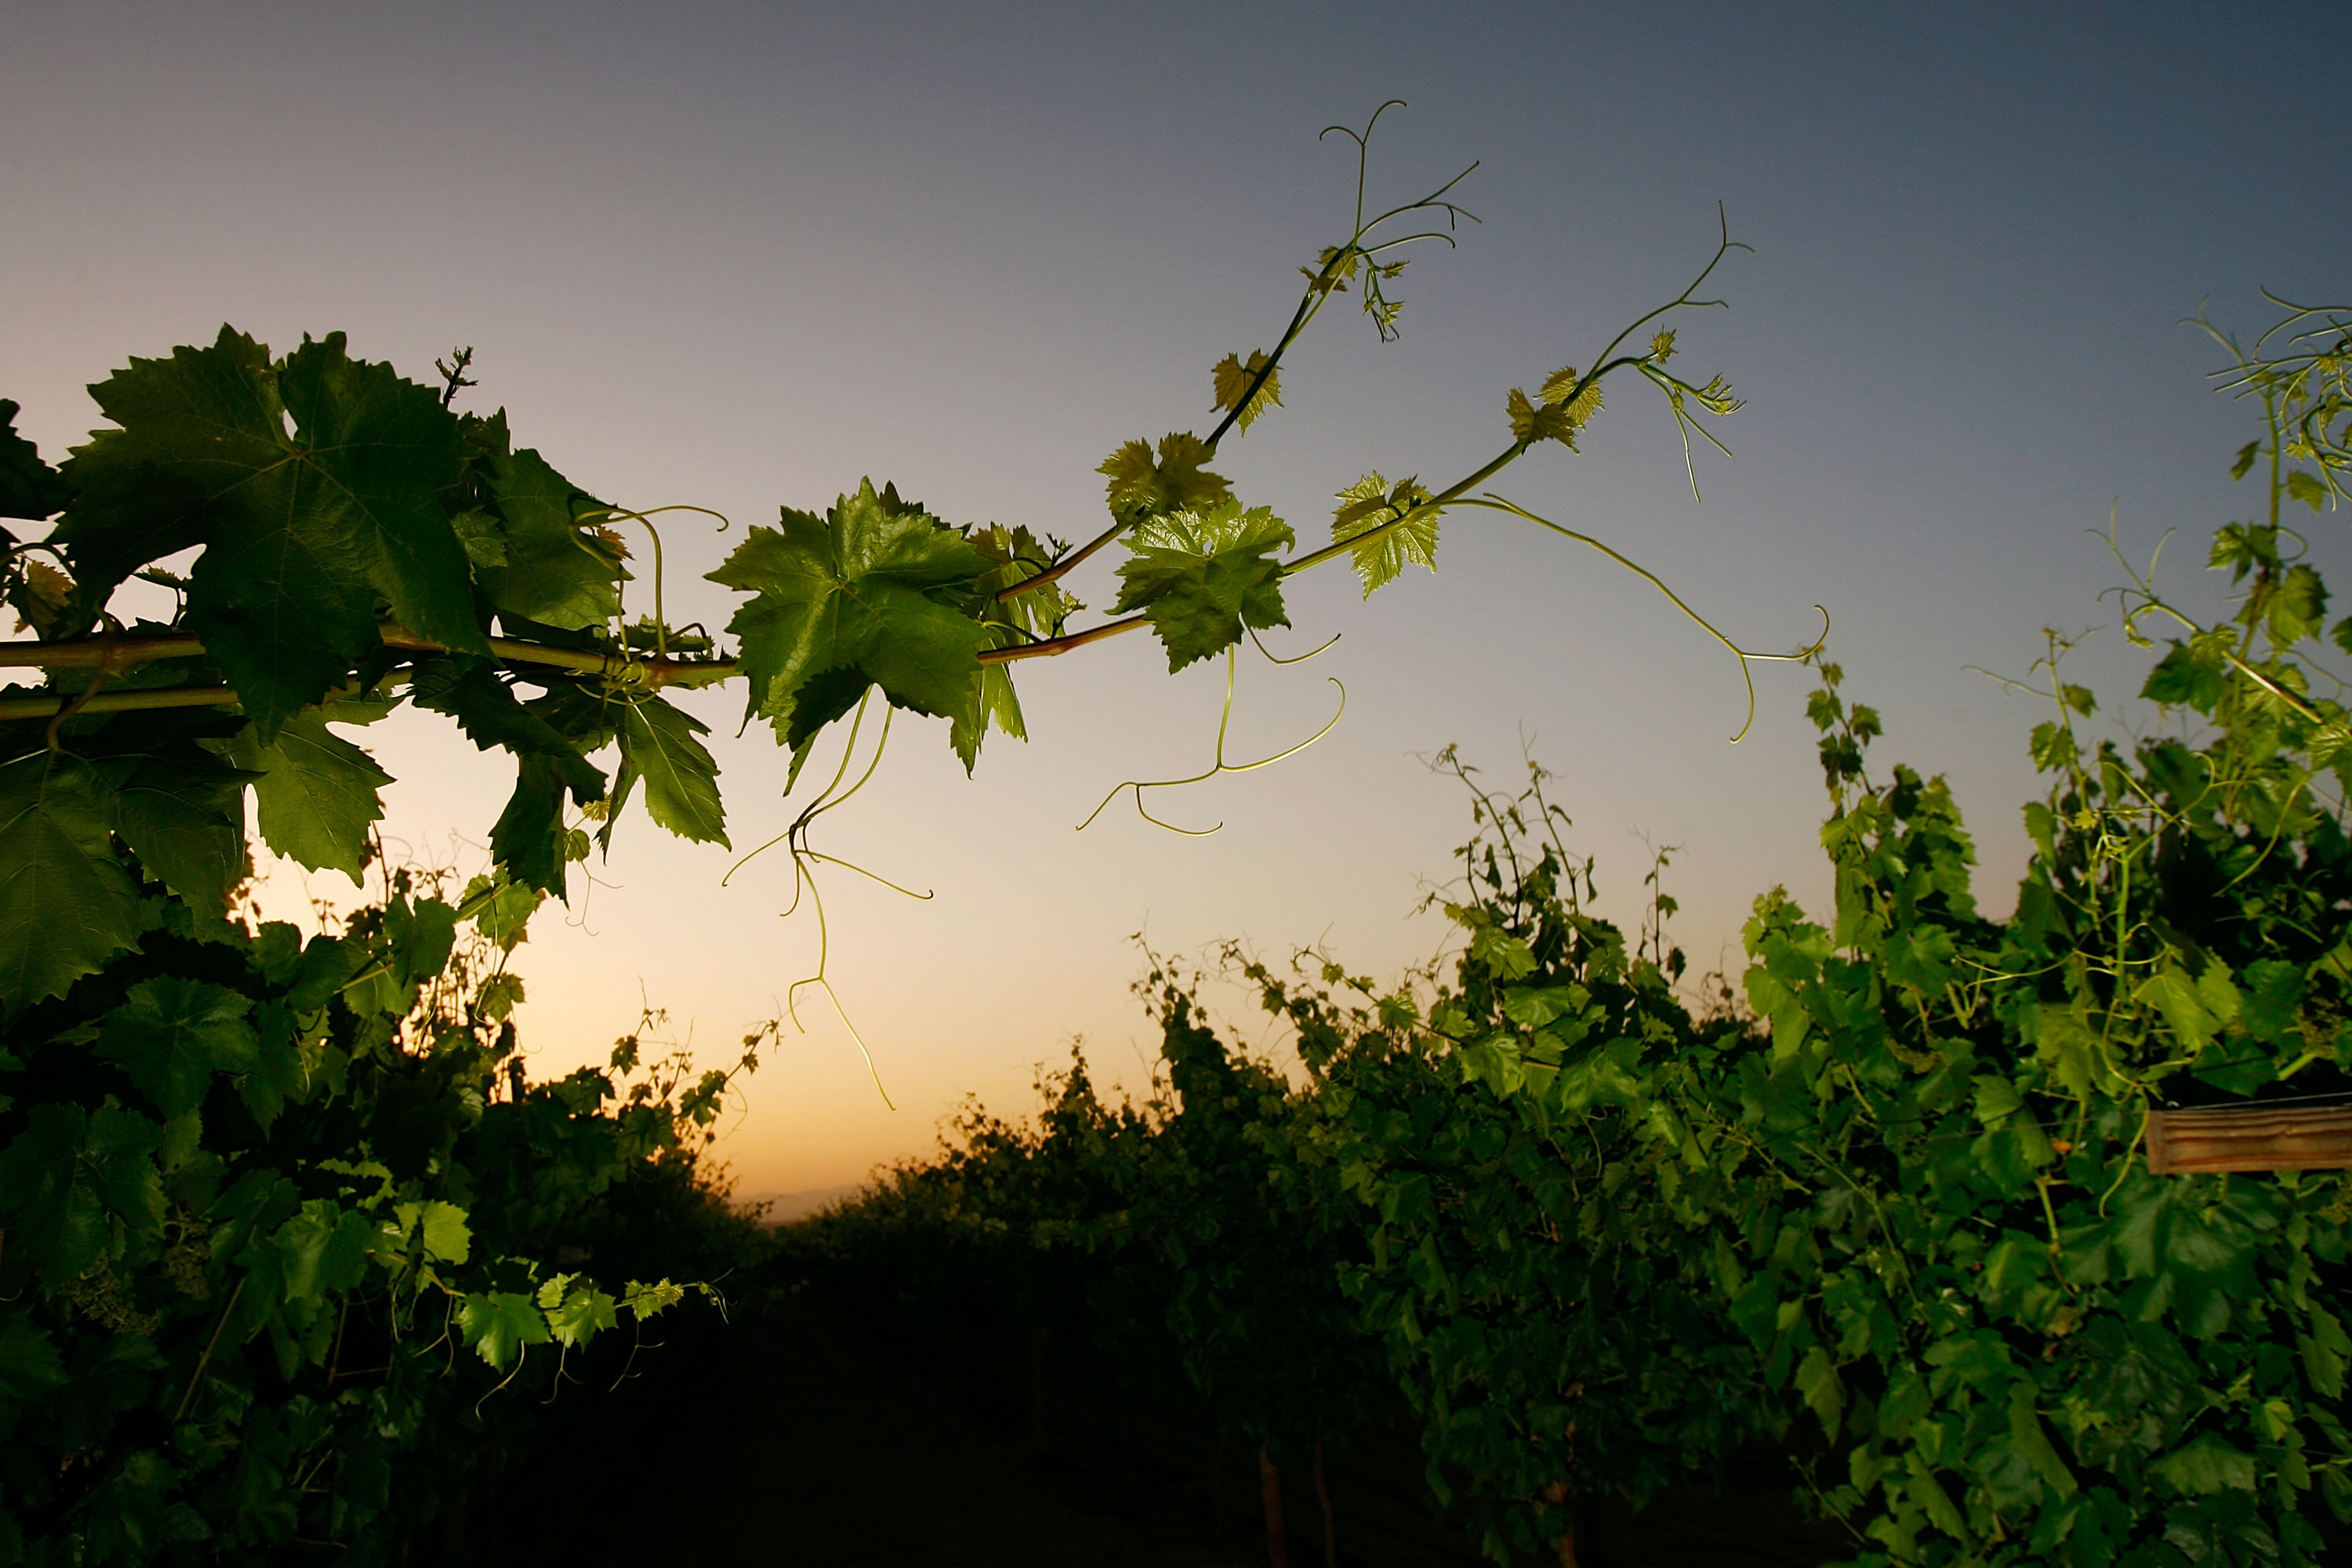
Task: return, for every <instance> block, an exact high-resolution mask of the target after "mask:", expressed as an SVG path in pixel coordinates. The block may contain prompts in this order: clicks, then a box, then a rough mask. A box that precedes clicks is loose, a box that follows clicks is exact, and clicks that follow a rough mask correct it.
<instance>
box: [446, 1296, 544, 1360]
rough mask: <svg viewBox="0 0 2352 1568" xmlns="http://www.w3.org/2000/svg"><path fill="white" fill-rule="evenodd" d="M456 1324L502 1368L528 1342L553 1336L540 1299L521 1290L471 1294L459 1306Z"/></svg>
mask: <svg viewBox="0 0 2352 1568" xmlns="http://www.w3.org/2000/svg"><path fill="white" fill-rule="evenodd" d="M457 1326H458V1329H459V1331H461V1332H462V1333H463V1334H464V1335H465V1339H466V1342H467V1344H469V1345H471V1346H473V1347H474V1351H475V1353H477V1354H478V1355H479V1356H480V1357H481V1358H482V1359H483V1360H484V1361H486V1362H488V1363H490V1365H491V1366H492V1367H493V1368H495V1369H497V1370H498V1371H500V1372H504V1371H505V1370H506V1368H507V1363H509V1362H511V1361H512V1360H514V1359H515V1357H517V1356H518V1355H520V1354H521V1353H522V1349H523V1347H524V1346H525V1345H543V1344H545V1343H547V1342H548V1341H549V1340H550V1339H551V1338H553V1336H552V1335H551V1334H550V1333H549V1332H548V1328H547V1319H546V1317H545V1315H544V1314H542V1313H541V1311H540V1310H539V1305H538V1303H537V1302H535V1301H533V1300H531V1299H530V1297H529V1296H526V1295H524V1294H522V1293H521V1292H520V1291H518V1290H489V1291H484V1292H482V1293H481V1294H478V1295H468V1296H467V1298H466V1299H465V1300H464V1302H463V1303H462V1304H461V1305H460V1306H459V1307H458V1309H457Z"/></svg>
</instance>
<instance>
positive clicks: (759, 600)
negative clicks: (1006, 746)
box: [709, 479, 989, 748]
mask: <svg viewBox="0 0 2352 1568" xmlns="http://www.w3.org/2000/svg"><path fill="white" fill-rule="evenodd" d="M779 521H780V523H781V526H780V527H777V528H754V529H753V530H752V531H751V537H750V538H748V539H746V540H745V541H744V542H742V543H741V544H740V545H738V546H737V547H736V549H735V552H734V553H733V554H731V555H730V556H729V557H728V558H727V560H726V563H724V564H723V565H721V566H720V567H719V570H717V571H716V572H713V573H710V574H709V578H710V580H711V581H712V582H715V583H721V584H725V585H727V586H728V587H730V588H735V589H738V590H740V591H742V592H744V593H748V594H751V595H753V597H752V599H751V602H750V603H749V604H746V605H743V606H742V607H741V608H740V609H738V610H737V611H736V612H735V616H734V618H733V619H732V620H730V622H729V623H728V629H729V630H730V631H731V632H733V633H734V634H735V635H736V637H739V638H740V639H741V642H742V651H741V653H740V655H739V662H740V665H741V668H742V669H743V672H744V674H745V676H746V677H747V678H748V679H749V681H750V685H751V693H750V702H749V707H748V709H747V713H748V714H751V715H761V716H764V717H766V718H767V719H769V720H770V721H772V722H773V723H774V724H775V726H776V731H777V733H778V735H779V736H780V737H781V738H782V739H783V740H784V742H785V743H787V744H789V745H793V746H794V747H796V748H797V747H798V746H800V745H801V744H803V743H804V742H806V741H807V740H808V738H809V737H810V736H813V735H814V733H815V731H816V730H817V729H818V728H819V727H821V726H822V725H823V724H824V723H826V722H829V721H831V720H832V719H834V718H837V717H839V716H840V715H841V714H843V713H846V712H847V711H849V710H850V709H851V708H853V707H855V706H856V701H857V697H858V695H859V694H861V693H862V692H863V691H864V689H865V686H866V683H868V682H870V683H872V684H874V685H877V686H879V687H881V688H882V691H883V694H884V695H885V696H887V698H888V699H889V700H891V702H893V703H895V704H896V705H898V707H901V708H908V709H912V710H914V711H916V712H918V713H929V714H954V713H957V712H961V711H962V710H963V709H964V708H965V706H966V705H967V704H968V703H969V702H970V700H971V689H972V682H973V679H974V677H975V676H976V675H977V674H978V673H979V662H978V659H977V658H976V657H975V656H976V655H977V654H978V652H979V650H980V648H981V647H982V644H983V643H984V642H985V640H986V637H987V633H986V632H985V631H984V630H983V629H982V626H981V625H980V623H979V622H978V621H977V620H976V619H974V618H973V617H972V616H971V615H969V614H967V613H966V611H965V605H967V604H968V603H969V601H970V600H971V596H972V594H973V590H974V585H975V584H976V583H977V582H978V580H979V579H980V577H981V575H982V574H983V573H984V572H986V571H987V570H988V569H989V562H988V559H987V557H986V556H984V555H983V554H982V552H980V551H979V550H978V549H976V548H974V546H973V545H972V543H971V541H970V540H968V539H966V538H965V537H964V536H963V534H962V533H961V532H959V531H956V530H955V529H952V528H950V527H948V526H947V525H945V524H944V523H942V522H940V521H939V520H938V519H936V518H934V517H932V516H931V515H929V513H928V512H926V511H924V510H922V509H921V508H920V507H917V506H912V505H909V504H908V503H907V502H904V501H901V500H899V499H898V490H897V489H896V488H895V487H893V488H891V489H887V490H885V491H884V492H883V493H881V494H879V495H877V494H876V493H875V489H874V484H873V481H872V480H870V479H869V480H866V481H865V482H864V483H862V484H861V485H860V486H859V487H858V489H857V493H856V494H855V495H847V496H843V497H841V498H840V499H839V500H836V501H835V504H834V506H833V508H832V509H831V510H829V511H828V512H827V513H826V514H825V516H824V518H823V519H822V520H820V519H819V518H817V517H815V516H814V514H812V513H809V512H804V511H794V510H791V509H790V508H786V509H784V510H783V511H782V515H781V518H780V520H779ZM820 678H824V680H823V683H822V684H818V682H819V679H820ZM845 694H846V698H845ZM804 701H807V702H809V705H810V709H811V711H810V712H809V713H807V714H803V713H802V712H801V711H800V709H801V707H802V706H803V702H804ZM820 714H821V715H822V716H821V717H820V716H818V715H820Z"/></svg>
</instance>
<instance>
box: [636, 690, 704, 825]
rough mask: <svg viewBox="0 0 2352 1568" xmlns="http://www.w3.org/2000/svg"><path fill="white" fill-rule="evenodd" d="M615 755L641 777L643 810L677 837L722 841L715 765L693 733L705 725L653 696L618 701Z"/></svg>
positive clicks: (699, 732)
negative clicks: (618, 752)
mask: <svg viewBox="0 0 2352 1568" xmlns="http://www.w3.org/2000/svg"><path fill="white" fill-rule="evenodd" d="M620 719H621V734H620V739H621V755H622V757H623V758H624V759H625V761H626V762H627V763H628V765H629V766H630V767H632V768H635V770H636V771H637V773H638V775H639V776H640V777H642V778H643V779H644V780H645V781H646V810H647V811H649V812H651V813H652V814H653V819H654V820H655V821H656V822H657V823H659V824H661V825H662V826H664V827H667V828H668V829H669V830H670V831H671V832H672V833H675V834H677V836H678V837H681V838H688V839H692V840H694V841H696V842H697V843H704V844H718V845H720V846H722V847H723V846H725V844H726V843H727V813H726V810H725V808H724V807H723V806H722V805H720V804H719V764H718V763H715V762H713V761H712V760H711V756H710V752H709V750H708V749H707V748H706V747H705V746H704V745H703V744H702V742H700V741H699V740H698V739H697V738H696V737H698V736H700V735H707V734H709V732H710V727H709V725H707V724H705V723H703V722H702V721H700V720H699V719H697V718H695V717H694V716H693V715H692V714H690V713H688V712H686V711H685V710H682V709H680V708H677V707H676V706H674V705H673V704H671V703H669V702H667V701H666V700H663V699H661V698H659V697H645V698H640V699H638V700H635V701H634V702H625V703H622V704H621V705H620Z"/></svg>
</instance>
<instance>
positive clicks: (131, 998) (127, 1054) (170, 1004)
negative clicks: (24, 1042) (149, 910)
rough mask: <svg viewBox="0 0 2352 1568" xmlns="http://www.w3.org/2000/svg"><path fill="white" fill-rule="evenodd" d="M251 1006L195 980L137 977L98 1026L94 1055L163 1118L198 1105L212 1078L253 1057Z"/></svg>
mask: <svg viewBox="0 0 2352 1568" xmlns="http://www.w3.org/2000/svg"><path fill="white" fill-rule="evenodd" d="M251 1009H252V1003H251V1002H250V1001H249V1000H247V998H246V997H243V996H240V995H238V994H236V992H234V991H229V990H225V989H223V988H222V987H220V986H217V985H207V984H205V983H204V982H202V981H199V980H190V979H187V978H186V977H184V976H182V975H176V974H166V975H161V976H158V977H157V978H155V979H153V980H142V981H141V982H140V983H139V984H136V985H133V986H132V987H131V993H130V994H129V995H128V996H127V997H125V998H124V1000H123V1004H122V1005H121V1006H120V1007H117V1008H116V1009H115V1010H114V1011H113V1012H111V1013H109V1014H108V1015H107V1016H106V1020H105V1022H104V1023H103V1024H101V1025H100V1026H99V1034H98V1046H97V1051H98V1054H99V1055H100V1056H101V1057H103V1058H106V1059H107V1060H108V1061H110V1062H113V1063H115V1064H116V1065H117V1066H119V1067H121V1068H122V1070H123V1071H124V1072H125V1073H127V1074H128V1075H130V1079H131V1082H132V1083H134V1084H137V1085H138V1086H139V1091H140V1092H141V1093H142V1094H144V1095H145V1096H146V1097H147V1099H148V1101H149V1102H150V1103H151V1104H152V1105H153V1106H154V1107H155V1110H156V1111H157V1112H158V1113H159V1114H161V1115H162V1117H163V1120H164V1121H173V1120H174V1119H175V1118H178V1117H181V1116H184V1115H186V1114H187V1113H188V1112H189V1111H191V1110H195V1109H196V1108H197V1107H198V1106H200V1105H202V1104H203V1103H204V1099H205V1091H206V1090H208V1089H210V1088H211V1087H212V1080H213V1074H215V1073H216V1072H226V1073H241V1072H245V1071H247V1070H249V1069H250V1068H252V1067H253V1066H254V1065H255V1064H256V1063H257V1061H258V1060H259V1059H260V1054H261V1044H260V1041H259V1039H258V1038H257V1037H256V1036H255V1035H254V1032H253V1028H252V1026H250V1025H249V1024H247V1022H246V1020H245V1016H246V1014H247V1012H249V1011H250V1010H251Z"/></svg>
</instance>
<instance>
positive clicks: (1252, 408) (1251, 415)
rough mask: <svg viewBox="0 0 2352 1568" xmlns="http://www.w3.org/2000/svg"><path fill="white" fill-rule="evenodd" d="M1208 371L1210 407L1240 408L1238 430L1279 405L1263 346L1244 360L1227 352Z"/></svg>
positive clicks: (1278, 380)
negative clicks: (1261, 376) (1262, 376)
mask: <svg viewBox="0 0 2352 1568" xmlns="http://www.w3.org/2000/svg"><path fill="white" fill-rule="evenodd" d="M1260 372H1264V373H1265V380H1264V381H1263V382H1260V383H1259V384H1258V388H1257V390H1256V391H1255V392H1254V393H1253V392H1251V391H1250V384H1251V383H1252V382H1253V381H1255V380H1256V379H1257V376H1258V374H1259V373H1260ZM1212 374H1213V377H1214V379H1215V382H1216V400H1215V401H1214V402H1213V403H1212V404H1210V405H1209V406H1210V408H1211V409H1212V410H1213V411H1214V412H1216V413H1220V414H1222V413H1223V412H1224V411H1226V410H1227V409H1231V408H1240V409H1241V413H1240V414H1239V415H1238V416H1236V417H1235V418H1234V425H1235V426H1237V427H1238V428H1240V429H1243V430H1247V429H1248V428H1249V427H1250V426H1252V425H1254V424H1255V423H1256V422H1257V417H1258V416H1259V415H1261V414H1264V413H1265V411H1266V410H1267V409H1268V408H1279V407H1281V406H1282V373H1281V372H1280V371H1278V370H1273V369H1269V368H1268V367H1267V365H1266V363H1265V351H1264V350H1263V349H1252V350H1251V351H1250V356H1249V362H1248V363H1243V362H1242V357H1241V355H1239V354H1227V355H1226V356H1225V357H1224V358H1223V359H1221V360H1219V361H1218V362H1217V367H1216V369H1215V371H1214V372H1213V373H1212ZM1244 395H1247V396H1248V398H1249V403H1248V405H1247V406H1244V405H1243V404H1242V398H1243V397H1244ZM1113 510H1116V508H1114V509H1113Z"/></svg>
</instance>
